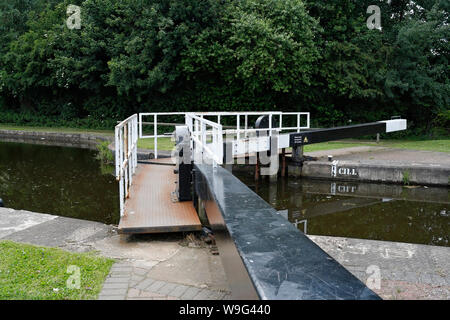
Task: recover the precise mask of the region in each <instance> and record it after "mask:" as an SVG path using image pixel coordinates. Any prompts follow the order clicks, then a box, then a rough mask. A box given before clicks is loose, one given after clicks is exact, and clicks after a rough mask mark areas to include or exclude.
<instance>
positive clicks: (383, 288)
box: [309, 235, 450, 300]
mask: <svg viewBox="0 0 450 320" xmlns="http://www.w3.org/2000/svg"><path fill="white" fill-rule="evenodd" d="M309 237H310V239H311V240H313V241H314V242H315V243H316V244H318V245H319V246H320V247H321V248H322V249H323V250H325V251H326V252H327V253H328V254H329V255H331V256H332V257H333V258H334V259H336V260H337V261H338V262H339V263H340V264H342V265H343V266H344V267H345V268H347V270H349V271H350V272H351V273H353V275H355V276H356V277H357V278H359V279H360V280H361V281H362V282H364V283H366V284H367V285H368V286H369V287H370V285H371V284H373V285H377V287H375V288H372V289H373V290H374V291H375V292H376V293H377V294H378V295H380V297H382V298H383V299H396V300H397V299H414V300H415V299H418V300H422V299H440V300H449V299H450V273H449V270H450V248H449V247H438V246H427V245H419V244H411V243H400V242H389V241H375V240H361V239H350V238H341V237H327V236H313V235H309ZM377 274H379V275H380V282H379V283H378V284H379V286H378V284H377V283H374V282H372V280H373V279H374V276H376V275H377ZM368 281H369V282H368Z"/></svg>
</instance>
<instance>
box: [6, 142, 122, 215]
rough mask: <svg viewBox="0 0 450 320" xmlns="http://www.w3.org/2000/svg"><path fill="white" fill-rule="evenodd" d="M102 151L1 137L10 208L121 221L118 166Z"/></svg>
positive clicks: (7, 199)
mask: <svg viewBox="0 0 450 320" xmlns="http://www.w3.org/2000/svg"><path fill="white" fill-rule="evenodd" d="M95 155H96V151H94V150H89V149H81V148H70V147H55V146H43V145H33V144H25V143H11V142H0V198H2V199H3V201H4V202H5V207H9V208H14V209H24V210H28V211H34V212H41V213H49V214H55V215H59V216H64V217H71V218H78V219H84V220H92V221H99V222H103V223H107V224H117V223H118V220H119V204H118V201H119V196H118V191H117V189H118V188H117V184H116V181H115V178H114V176H113V175H112V173H113V168H112V166H103V165H101V163H100V161H98V160H97V159H95Z"/></svg>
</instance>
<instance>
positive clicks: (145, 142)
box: [138, 137, 175, 151]
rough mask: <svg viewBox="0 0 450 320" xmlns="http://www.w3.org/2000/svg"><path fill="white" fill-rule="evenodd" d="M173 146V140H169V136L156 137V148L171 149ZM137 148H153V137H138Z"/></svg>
mask: <svg viewBox="0 0 450 320" xmlns="http://www.w3.org/2000/svg"><path fill="white" fill-rule="evenodd" d="M174 146H175V142H174V141H171V140H170V138H169V137H167V138H166V137H164V138H158V150H167V151H171V150H172V149H173V147H174ZM138 148H140V149H151V150H153V149H154V148H155V144H154V139H153V138H148V139H139V140H138Z"/></svg>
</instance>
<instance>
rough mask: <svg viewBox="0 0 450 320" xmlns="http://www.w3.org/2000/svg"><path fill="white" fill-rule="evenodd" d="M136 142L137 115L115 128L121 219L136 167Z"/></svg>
mask: <svg viewBox="0 0 450 320" xmlns="http://www.w3.org/2000/svg"><path fill="white" fill-rule="evenodd" d="M137 142H138V115H137V114H134V115H132V116H131V117H129V118H127V119H125V120H124V121H122V122H121V123H119V124H118V125H117V126H116V127H115V156H116V179H117V181H118V182H119V197H120V216H121V217H122V216H123V214H124V203H125V199H127V198H128V197H129V191H130V187H131V183H132V181H133V175H134V173H135V171H136V167H137Z"/></svg>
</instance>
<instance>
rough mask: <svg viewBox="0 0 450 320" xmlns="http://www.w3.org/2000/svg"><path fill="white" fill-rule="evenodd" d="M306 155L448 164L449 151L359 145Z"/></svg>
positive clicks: (343, 158)
mask: <svg viewBox="0 0 450 320" xmlns="http://www.w3.org/2000/svg"><path fill="white" fill-rule="evenodd" d="M305 154H306V155H308V156H312V157H318V158H324V157H327V156H328V155H332V156H333V159H334V160H351V161H364V162H366V161H370V162H376V161H380V162H386V161H387V162H396V163H397V162H399V163H407V164H410V165H413V164H437V165H444V166H450V153H447V152H435V151H423V150H408V149H395V148H386V147H371V146H360V147H350V148H342V149H335V150H324V151H315V152H305Z"/></svg>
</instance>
